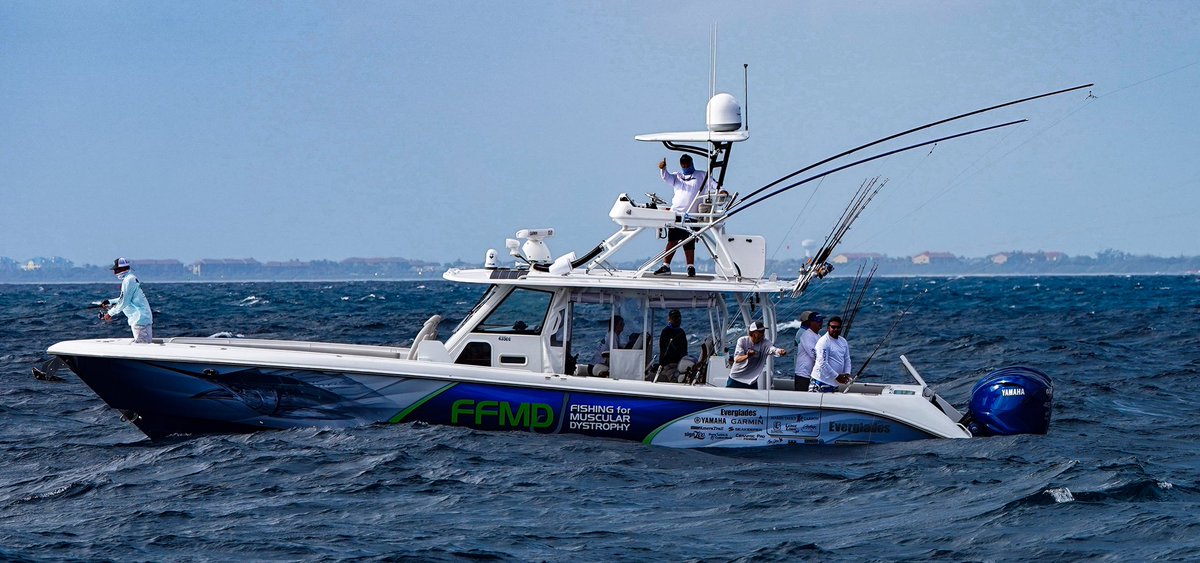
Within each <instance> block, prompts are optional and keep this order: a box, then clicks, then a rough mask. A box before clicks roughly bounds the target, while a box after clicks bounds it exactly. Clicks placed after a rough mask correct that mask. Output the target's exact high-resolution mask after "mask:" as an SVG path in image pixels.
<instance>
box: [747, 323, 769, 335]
mask: <svg viewBox="0 0 1200 563" xmlns="http://www.w3.org/2000/svg"><path fill="white" fill-rule="evenodd" d="M756 330H762V331H765V330H767V325H765V324H762V323H761V322H759V321H754V322H752V323H750V328H749V330H748V331H747V332H754V331H756Z"/></svg>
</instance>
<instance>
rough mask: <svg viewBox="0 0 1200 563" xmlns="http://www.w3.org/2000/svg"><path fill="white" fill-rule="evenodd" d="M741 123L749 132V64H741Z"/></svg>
mask: <svg viewBox="0 0 1200 563" xmlns="http://www.w3.org/2000/svg"><path fill="white" fill-rule="evenodd" d="M742 123H743V124H745V126H746V131H749V130H750V64H749V63H742Z"/></svg>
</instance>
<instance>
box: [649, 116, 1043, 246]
mask: <svg viewBox="0 0 1200 563" xmlns="http://www.w3.org/2000/svg"><path fill="white" fill-rule="evenodd" d="M1027 121H1029V120H1028V119H1018V120H1016V121H1009V122H1008V123H1001V124H999V125H991V126H988V127H981V128H979V129H972V130H970V131H964V132H962V133H957V134H954V135H947V136H945V137H940V138H937V139H933V140H932V141H925V142H923V143H917V144H915V145H909V146H907V147H901V148H898V149H893V150H890V151H887V152H884V153H880V154H877V155H875V156H869V157H867V158H863V159H861V160H856V161H854V162H851V163H849V164H843V165H842V166H839V167H837V168H833V169H831V170H826V171H825V172H821V173H820V174H816V175H814V176H809V177H808V178H805V179H803V180H799V181H797V182H793V183H791V184H788V185H786V186H784V187H782V188H779V189H777V190H775V191H773V192H771V193H769V194H767V195H764V196H762V197H760V198H758V199H756V200H754V201H751V202H749V203H747V204H745V205H743V206H740V207H738V208H737V209H734V210H733V211H730V212H728V213H726V214H725V215H724V216H722V217H720V218H719V219H717V220H715V221H713V222H712V223H709V224H708V225H705V226H704V227H703V228H701V229H700V230H698V231H695V232H693V233H691V235H689V236H688V237H687V238H685V239H683V240H681V241H679V242H677V243H675V245H674V246H672V247H670V248H668V249H667V250H664V251H662V252H660V253H658V255H656V256H655V257H654V258H652V259H650V261H648V262H647V263H646V264H645V265H644V266H643V267H642V269H648V268H649V267H650V265H651V264H654V263H655V262H658V261H659V260H662V259H663V258H664V257H665V256H666V255H667V254H668V253H670V252H674V251H675V250H676V249H678V248H680V247H682V246H683V245H684V244H686V243H688V242H691V241H693V240H696V239H697V238H699V236H700V235H702V234H704V233H706V232H708V231H710V230H712V229H713V228H714V227H716V226H718V225H721V224H723V223H724V222H725V221H727V220H728V219H729V218H731V217H733V216H734V215H737V214H738V213H741V212H742V211H745V210H747V209H750V208H751V207H754V206H755V205H758V204H760V203H762V202H764V201H766V200H768V199H771V198H772V197H775V196H777V195H779V194H781V193H783V192H786V191H788V190H790V189H792V188H795V187H798V186H801V185H804V184H807V183H809V182H811V181H813V180H818V179H820V178H824V177H825V176H828V175H830V174H833V173H835V172H841V171H842V170H845V169H847V168H851V167H854V166H858V165H860V164H864V163H867V162H871V161H872V160H878V159H881V158H884V157H888V156H891V155H893V154H896V153H901V152H905V151H910V150H913V149H916V148H920V147H924V146H929V145H932V144H936V143H940V142H942V141H948V140H950V139H957V138H959V137H965V136H967V135H974V134H976V133H983V132H984V131H991V130H992V129H1000V128H1002V127H1009V126H1012V125H1017V124H1018V123H1025V122H1027ZM759 191H761V190H759Z"/></svg>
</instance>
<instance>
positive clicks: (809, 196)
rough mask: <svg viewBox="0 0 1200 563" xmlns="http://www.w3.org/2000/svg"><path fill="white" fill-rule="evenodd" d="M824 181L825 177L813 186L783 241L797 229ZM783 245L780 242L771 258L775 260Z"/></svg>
mask: <svg viewBox="0 0 1200 563" xmlns="http://www.w3.org/2000/svg"><path fill="white" fill-rule="evenodd" d="M827 177H828V176H827ZM824 183H825V178H821V181H820V182H817V185H816V186H815V187H813V189H812V191H811V192H809V194H808V199H806V200H804V207H801V208H800V212H799V213H797V214H796V220H795V221H792V226H791V227H788V230H787V232H786V233H784V234H783V239H781V240H782V241H784V242H787V240H788V237H789V236H791V234H792V229H795V228H796V225H798V224H800V218H801V217H803V216H804V211H805V210H806V209H808V204H809V203H812V200H813V196H815V195H817V190H819V189H821V184H824ZM801 246H803V245H801ZM783 247H784V245H782V244H780V245H779V246H778V247H776V248H775V253H774V254H771V260H775V257H776V256H778V255H779V251H780V250H782V249H783ZM805 258H808V256H805Z"/></svg>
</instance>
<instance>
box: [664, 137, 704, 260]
mask: <svg viewBox="0 0 1200 563" xmlns="http://www.w3.org/2000/svg"><path fill="white" fill-rule="evenodd" d="M679 166H680V168H682V169H683V170H682V171H680V172H667V159H665V158H664V159H662V161H661V162H659V163H658V172H659V175H660V176H662V179H663V181H664V182H666V183H668V184H670V185H671V188H672V189H674V190H675V195H674V196H672V197H671V211H674V212H676V213H679V214H681V215H685V216H686V215H687V214H689V213H695V212H696V210H697V209H699V206H700V195H701V194H705V193H708V192H709V191H712V190H713V189H714V188H715V187H716V185H715V182H713V181H712V179H711V178H709V176H708V172H705V171H703V170H696V168H695V167H693V166H692V157H691V156H690V155H686V154H685V155H683V156H680V157H679ZM691 234H692V233H690V232H688V231H687V229H680V228H676V227H671V228H669V229H667V248H668V249H670V248H671V247H672V246H675V245H676V244H677V243H679V241H682V240H684V239H686V238H688V237H689V236H691ZM683 254H684V257H686V258H687V275H688V277H695V275H696V240H695V239H692V240H689V241H687V242H685V243H684V244H683ZM674 257H675V251H674V250H672V251H670V252H668V253H667V255H666V256H664V257H663V265H662V267H661V268H659V269H657V270H655V271H654V275H656V276H662V275H669V274H670V273H671V259H672V258H674Z"/></svg>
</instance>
